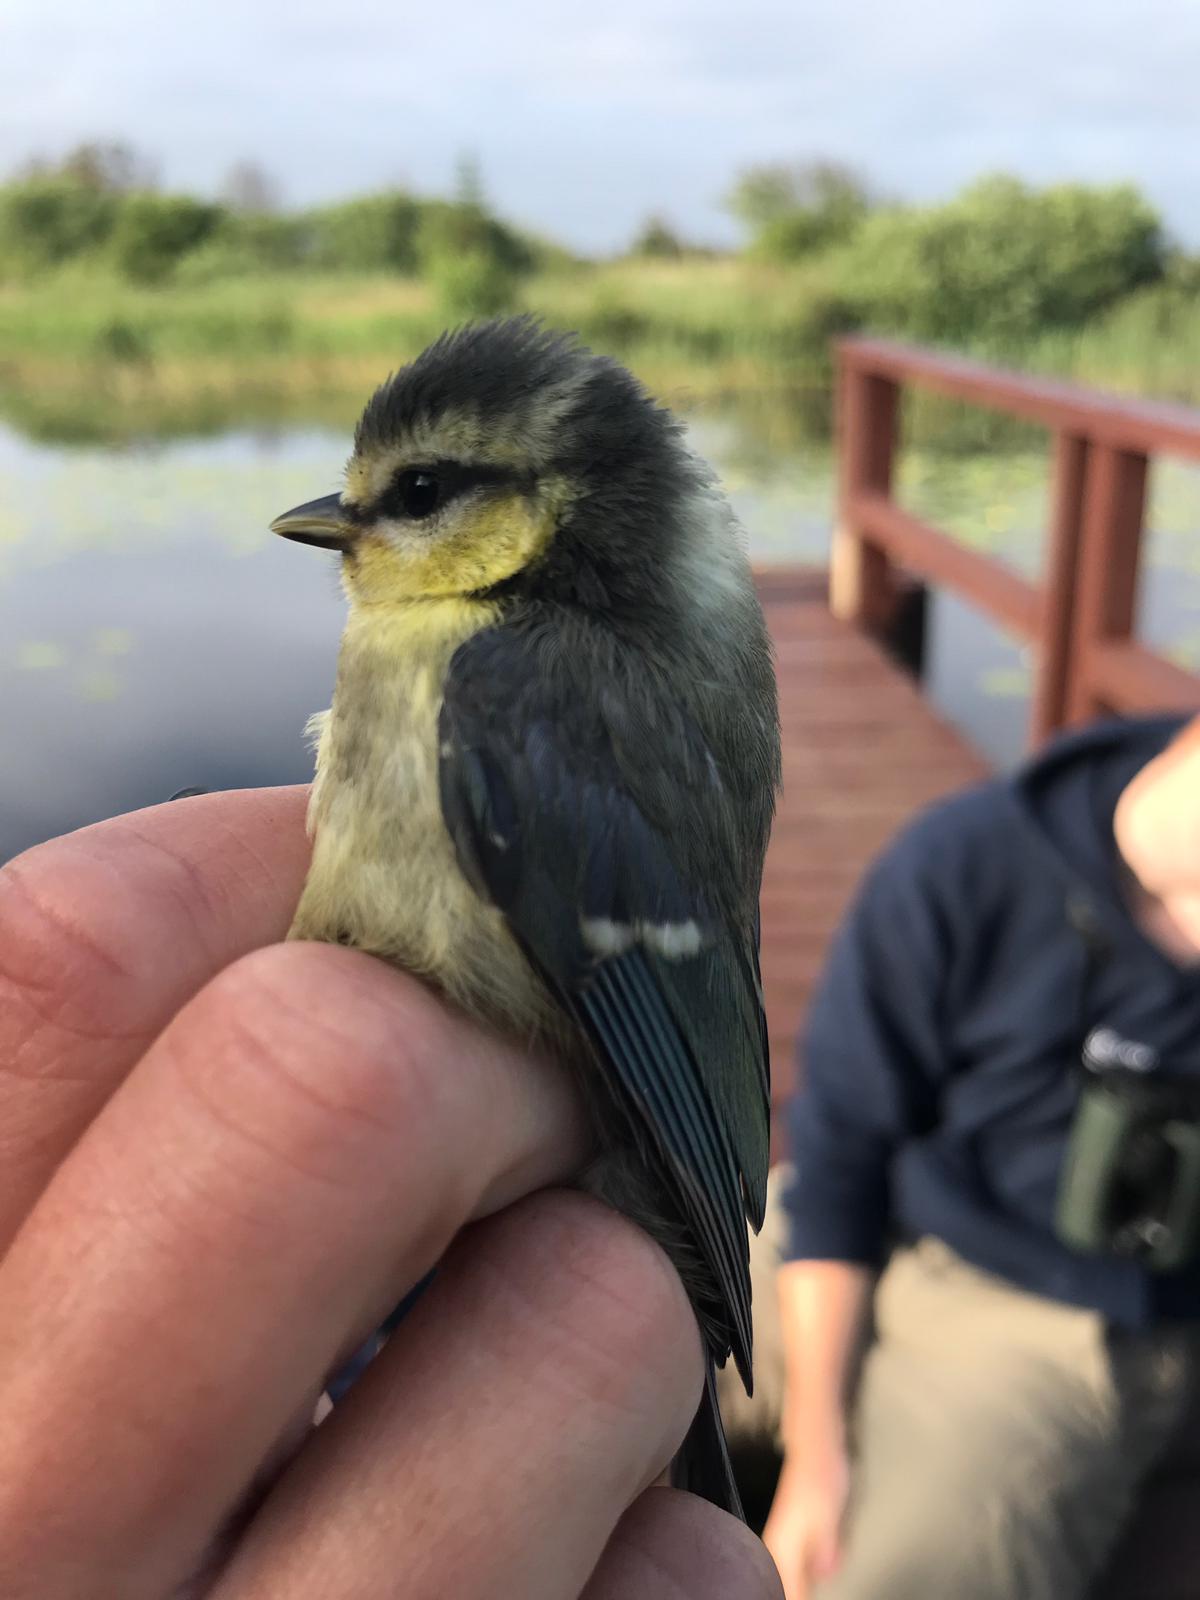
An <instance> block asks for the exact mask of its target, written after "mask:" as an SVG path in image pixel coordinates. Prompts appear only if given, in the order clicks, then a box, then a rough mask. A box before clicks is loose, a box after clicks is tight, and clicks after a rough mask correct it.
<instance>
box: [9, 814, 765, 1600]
mask: <svg viewBox="0 0 1200 1600" xmlns="http://www.w3.org/2000/svg"><path fill="white" fill-rule="evenodd" d="M303 814H304V795H303V794H302V793H301V792H299V791H296V790H291V791H288V790H269V791H258V792H249V791H243V792H240V793H231V794H225V795H209V796H202V797H199V798H196V799H189V800H184V801H180V802H178V803H177V804H174V805H168V806H161V807H158V808H155V809H154V810H150V811H146V812H141V813H138V814H136V815H134V816H131V817H124V818H119V819H116V820H114V821H112V822H109V823H104V824H101V825H100V826H98V827H95V828H89V829H84V830H82V831H81V832H79V833H76V834H72V835H70V836H69V837H67V838H65V839H60V840H56V841H55V842H53V843H52V844H49V845H45V846H43V847H41V848H40V849H38V850H35V851H32V852H30V853H29V854H28V855H26V856H24V857H22V858H20V859H18V860H17V861H16V862H14V863H13V864H12V865H10V866H9V867H8V868H6V869H4V870H3V871H2V872H0V1305H2V1306H3V1307H4V1313H3V1316H2V1317H0V1593H2V1594H3V1595H4V1596H5V1597H6V1600H35V1597H36V1600H70V1597H72V1596H77V1595H80V1594H83V1593H87V1594H88V1595H94V1596H102V1595H103V1596H109V1595H120V1596H122V1600H155V1597H160V1596H163V1595H167V1594H171V1595H176V1596H179V1597H183V1596H185V1595H186V1596H188V1600H199V1597H200V1596H201V1595H204V1596H211V1597H212V1600H217V1597H218V1596H219V1597H220V1600H249V1597H251V1596H257V1595H264V1594H270V1595H272V1596H275V1597H277V1600H318V1597H320V1600H327V1597H328V1596H330V1595H334V1594H338V1595H348V1594H350V1593H353V1594H354V1595H355V1596H361V1597H363V1600H366V1597H368V1596H376V1595H378V1596H384V1595H393V1594H397V1593H401V1592H402V1593H403V1594H404V1595H405V1596H406V1597H410V1600H421V1597H425V1596H429V1597H430V1600H432V1597H434V1596H437V1597H439V1600H440V1597H441V1596H443V1595H454V1596H455V1597H457V1600H473V1597H478V1600H484V1597H487V1596H493V1595H497V1594H501V1595H508V1594H519V1595H522V1596H527V1597H530V1600H649V1597H650V1596H651V1595H658V1594H661V1593H662V1592H663V1588H664V1585H666V1586H668V1587H671V1592H672V1593H676V1592H677V1593H679V1594H680V1595H687V1596H689V1597H694V1600H717V1597H728V1596H735V1597H738V1600H772V1597H776V1596H778V1593H779V1589H778V1581H777V1580H776V1578H775V1576H774V1573H773V1571H770V1570H768V1569H769V1566H770V1563H769V1560H768V1558H767V1556H766V1554H765V1552H764V1551H763V1549H762V1547H761V1545H759V1543H758V1541H757V1540H755V1539H754V1538H753V1537H752V1536H751V1534H750V1533H749V1531H748V1530H747V1529H746V1528H744V1527H742V1526H741V1525H740V1524H738V1523H737V1522H735V1521H734V1519H733V1518H731V1517H728V1516H726V1515H725V1514H724V1513H722V1512H720V1511H718V1510H716V1509H715V1508H714V1507H712V1506H709V1505H707V1504H704V1503H702V1502H700V1501H698V1500H696V1499H695V1498H694V1497H692V1496H688V1495H684V1494H681V1493H677V1492H676V1491H673V1490H650V1491H649V1492H646V1491H647V1486H648V1485H649V1484H651V1483H653V1482H654V1481H655V1479H656V1478H657V1477H658V1476H659V1474H660V1473H661V1472H662V1470H663V1467H664V1466H665V1464H666V1462H667V1461H668V1460H669V1459H670V1457H671V1456H672V1455H673V1453H674V1451H675V1450H676V1448H677V1447H678V1444H679V1442H680V1440H681V1439H682V1437H683V1435H684V1433H685V1431H686V1429H687V1427H688V1425H689V1423H690V1421H691V1419H692V1416H693V1415H694V1412H695V1408H696V1404H697V1399H698V1396H699V1393H700V1385H701V1382H702V1364H701V1352H700V1340H699V1338H698V1335H697V1329H696V1323H695V1318H694V1316H693V1314H692V1312H691V1310H690V1307H689V1305H688V1301H687V1296H686V1294H685V1292H684V1290H683V1287H682V1285H681V1284H680V1282H679V1280H678V1278H677V1277H676V1275H675V1273H674V1272H673V1270H672V1268H671V1266H670V1263H669V1262H668V1260H667V1258H666V1256H665V1255H663V1253H662V1252H661V1251H660V1250H659V1249H658V1247H657V1246H656V1245H654V1244H652V1243H651V1242H650V1240H649V1239H648V1238H647V1237H646V1236H645V1234H643V1233H641V1232H640V1231H639V1230H638V1229H637V1228H635V1227H634V1226H633V1225H632V1224H631V1223H629V1222H627V1221H625V1220H624V1219H622V1218H620V1217H618V1216H617V1215H616V1213H615V1212H612V1211H610V1210H608V1209H607V1208H606V1207H604V1206H601V1205H600V1204H599V1203H598V1202H596V1201H595V1200H592V1199H589V1198H587V1197H586V1196H584V1195H581V1194H577V1193H572V1192H565V1191H562V1190H557V1191H556V1190H553V1189H547V1188H546V1186H547V1185H552V1184H555V1183H557V1182H561V1181H562V1180H564V1179H567V1178H569V1176H570V1175H571V1173H573V1172H574V1171H575V1170H577V1168H578V1166H579V1164H580V1162H581V1161H583V1160H585V1159H586V1156H587V1135H586V1130H585V1126H584V1119H583V1117H582V1115H581V1112H580V1108H579V1106H578V1104H577V1103H576V1097H575V1094H574V1091H573V1089H572V1086H571V1083H570V1079H569V1075H568V1074H565V1073H563V1072H562V1071H561V1069H559V1068H558V1067H557V1066H556V1065H555V1064H554V1063H552V1062H549V1061H544V1060H538V1059H535V1058H533V1057H531V1056H530V1055H529V1053H528V1052H526V1051H524V1050H522V1049H520V1048H517V1047H516V1046H514V1045H512V1044H510V1043H506V1042H504V1041H502V1040H500V1039H497V1038H494V1037H491V1036H490V1035H489V1034H488V1033H487V1032H485V1031H484V1030H482V1029H480V1028H478V1027H475V1026H472V1025H471V1024H470V1023H468V1022H467V1021H466V1020H465V1019H464V1018H463V1017H461V1016H459V1015H457V1014H455V1013H454V1012H452V1011H451V1010H450V1009H449V1008H448V1007H446V1006H444V1005H442V1004H441V1003H440V1002H439V1001H438V1000H437V998H436V997H435V996H434V995H432V994H431V993H430V992H429V991H428V990H426V989H425V988H424V987H423V986H422V985H420V984H419V983H418V982H416V981H415V980H414V979H412V978H408V977H405V976H404V975H402V974H401V973H398V972H395V971H393V970H391V969H390V968H388V967H387V966H385V965H384V964H383V963H382V962H379V961H376V960H374V959H372V958H371V957H369V956H365V955H362V954H360V953H359V952H357V951H353V950H346V949H340V948H336V947H333V946H328V945H315V944H302V943H292V944H279V943H278V942H277V941H278V940H280V939H281V938H282V937H283V934H284V932H285V931H286V929H287V926H288V922H289V920H290V917H291V915H292V911H293V909H294V906H295V903H296V897H297V895H298V893H299V889H300V884H301V881H302V879H303V875H304V870H305V865H306V859H307V851H306V846H305V842H304V831H303ZM538 1190H541V1191H543V1192H541V1193H536V1192H535V1191H538ZM435 1261H437V1262H439V1263H440V1265H439V1269H438V1272H437V1273H436V1275H435V1277H434V1280H433V1282H432V1284H431V1286H430V1287H429V1289H428V1290H427V1291H426V1292H425V1294H424V1295H423V1296H422V1298H421V1299H420V1301H419V1302H418V1303H417V1305H416V1306H415V1308H414V1309H413V1310H412V1312H411V1313H410V1314H409V1315H408V1316H407V1317H406V1318H405V1319H404V1321H403V1322H402V1323H401V1325H400V1327H399V1328H398V1329H397V1331H396V1332H395V1334H394V1335H393V1336H392V1338H391V1340H390V1341H389V1343H388V1345H387V1348H386V1349H385V1350H384V1351H383V1353H382V1354H381V1355H380V1356H379V1357H378V1358H377V1360H376V1361H375V1362H374V1363H373V1365H372V1366H371V1368H370V1369H369V1370H368V1371H367V1372H366V1373H365V1374H364V1376H363V1377H362V1378H361V1379H360V1380H359V1382H358V1384H357V1385H356V1386H355V1387H354V1389H353V1390H352V1391H351V1392H350V1393H349V1395H348V1396H347V1397H346V1399H345V1400H344V1401H342V1402H340V1403H339V1404H338V1405H336V1406H335V1407H334V1409H333V1411H332V1413H331V1414H330V1415H329V1416H328V1417H327V1418H326V1419H325V1420H324V1421H323V1422H322V1423H321V1425H320V1426H319V1427H315V1428H314V1427H313V1425H312V1421H313V1410H314V1404H315V1401H316V1397H317V1395H318V1393H319V1392H320V1390H321V1389H322V1386H323V1385H324V1383H325V1382H326V1380H327V1378H328V1375H329V1374H330V1372H332V1371H336V1370H338V1368H339V1367H340V1365H341V1363H342V1362H343V1361H344V1360H345V1358H346V1353H347V1352H348V1351H350V1350H353V1349H355V1348H357V1347H358V1346H359V1345H360V1344H361V1342H362V1340H363V1339H364V1338H365V1337H366V1336H367V1335H368V1334H369V1332H370V1331H371V1329H372V1328H375V1327H377V1326H378V1325H379V1323H380V1322H381V1321H382V1319H383V1318H384V1317H385V1316H386V1315H387V1313H388V1311H389V1309H390V1308H391V1307H392V1306H394V1305H396V1304H397V1302H398V1301H399V1300H400V1298H401V1297H402V1296H403V1295H404V1293H405V1291H406V1290H408V1289H409V1288H411V1286H412V1285H413V1284H414V1283H416V1282H418V1281H419V1280H421V1279H422V1278H423V1277H424V1276H425V1274H426V1273H427V1271H428V1269H429V1268H430V1266H431V1265H432V1264H433V1263H434V1262H435Z"/></svg>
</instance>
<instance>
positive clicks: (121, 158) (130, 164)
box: [57, 139, 157, 194]
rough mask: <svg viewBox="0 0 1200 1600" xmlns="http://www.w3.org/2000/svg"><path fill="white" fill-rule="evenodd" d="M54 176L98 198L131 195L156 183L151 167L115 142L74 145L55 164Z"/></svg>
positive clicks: (133, 150)
mask: <svg viewBox="0 0 1200 1600" xmlns="http://www.w3.org/2000/svg"><path fill="white" fill-rule="evenodd" d="M57 175H58V176H59V177H62V178H67V179H69V180H70V181H71V182H73V183H78V184H79V185H80V186H81V187H82V188H85V189H93V190H95V191H97V192H98V193H101V194H132V193H133V192H134V191H135V190H137V189H153V188H154V187H155V186H156V183H157V174H156V173H155V171H154V167H153V165H152V163H151V162H150V161H148V160H147V159H146V157H145V156H141V155H139V154H138V152H137V151H136V150H135V149H134V148H133V146H132V145H128V144H123V143H122V142H121V141H120V140H116V139H88V140H85V141H84V143H82V144H78V145H76V146H75V148H74V149H73V150H69V151H68V152H67V154H66V155H65V156H64V157H63V159H62V160H61V161H60V162H59V164H58V171H57Z"/></svg>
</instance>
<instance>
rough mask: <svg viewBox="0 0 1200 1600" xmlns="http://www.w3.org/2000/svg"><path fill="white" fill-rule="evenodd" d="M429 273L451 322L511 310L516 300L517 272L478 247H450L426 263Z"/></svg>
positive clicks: (466, 320)
mask: <svg viewBox="0 0 1200 1600" xmlns="http://www.w3.org/2000/svg"><path fill="white" fill-rule="evenodd" d="M425 275H426V277H427V278H428V280H429V282H430V283H431V284H432V286H433V290H434V293H435V294H436V296H437V302H438V309H439V310H440V312H441V313H442V315H443V316H444V317H445V318H446V319H447V321H449V322H469V321H471V320H473V319H474V318H475V317H494V316H498V315H499V314H500V313H501V312H504V311H511V310H513V308H514V305H515V303H516V295H517V281H518V280H517V274H516V273H515V272H513V271H511V269H510V268H508V267H507V266H505V265H504V263H503V262H502V261H500V260H498V259H497V258H496V256H494V255H492V254H490V253H489V252H488V251H486V250H480V249H478V248H475V249H468V250H463V251H459V252H453V251H446V252H445V254H442V255H437V256H432V257H431V258H430V259H429V260H428V262H427V263H426V273H425Z"/></svg>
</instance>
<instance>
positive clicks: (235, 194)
mask: <svg viewBox="0 0 1200 1600" xmlns="http://www.w3.org/2000/svg"><path fill="white" fill-rule="evenodd" d="M221 198H222V199H223V200H224V202H225V204H226V205H227V206H228V207H229V209H230V210H231V211H237V212H240V213H241V214H242V215H243V216H248V217H264V216H270V215H272V214H273V213H274V212H276V211H278V210H279V185H278V184H277V183H276V182H275V179H274V178H273V177H272V176H271V174H270V173H269V172H267V171H265V170H264V169H263V168H262V167H260V166H259V165H258V163H257V162H254V161H235V162H234V164H233V166H232V167H230V169H229V171H228V172H227V173H226V174H225V178H224V181H223V183H222V184H221Z"/></svg>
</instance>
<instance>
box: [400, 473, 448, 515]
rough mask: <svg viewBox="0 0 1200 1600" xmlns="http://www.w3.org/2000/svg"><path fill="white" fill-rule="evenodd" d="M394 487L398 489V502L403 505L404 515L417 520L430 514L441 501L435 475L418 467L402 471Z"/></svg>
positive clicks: (440, 488)
mask: <svg viewBox="0 0 1200 1600" xmlns="http://www.w3.org/2000/svg"><path fill="white" fill-rule="evenodd" d="M396 487H397V488H398V489H399V491H400V504H401V505H402V506H403V507H404V515H405V516H406V517H412V518H414V519H415V520H416V521H418V522H419V521H420V520H421V518H422V517H428V516H432V514H433V513H434V512H435V511H436V510H437V508H438V505H439V504H440V502H441V498H442V486H441V484H440V483H439V482H438V480H437V475H436V474H435V473H432V472H425V471H423V470H422V469H421V468H420V467H413V468H411V469H410V470H409V471H408V472H402V473H401V474H400V476H399V478H398V479H397V482H396Z"/></svg>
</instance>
